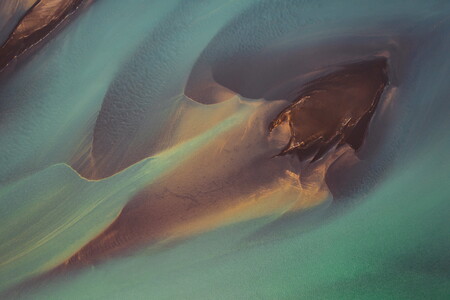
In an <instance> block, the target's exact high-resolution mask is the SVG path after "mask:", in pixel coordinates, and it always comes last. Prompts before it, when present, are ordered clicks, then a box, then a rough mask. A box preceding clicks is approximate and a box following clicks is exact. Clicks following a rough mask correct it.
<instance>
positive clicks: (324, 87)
mask: <svg viewBox="0 0 450 300" xmlns="http://www.w3.org/2000/svg"><path fill="white" fill-rule="evenodd" d="M387 84H388V76H387V62H386V59H385V58H377V59H374V60H371V61H365V62H360V63H355V64H351V65H347V66H345V67H343V68H342V69H341V70H339V71H336V72H334V73H332V74H329V75H326V76H324V77H321V78H319V79H316V80H314V81H312V82H310V83H309V84H308V85H307V86H306V88H304V89H303V90H302V92H301V93H300V96H299V98H298V99H297V100H296V101H295V102H294V103H293V104H291V105H290V106H288V107H287V108H286V109H284V110H283V111H282V112H281V113H280V114H279V115H278V116H277V117H276V118H275V120H273V121H272V123H271V124H270V125H269V131H272V130H273V129H274V128H276V127H277V126H279V125H280V124H282V123H284V122H288V124H289V128H290V132H291V139H290V141H289V143H288V144H287V145H286V147H285V148H284V149H283V150H282V151H281V152H280V154H279V155H285V154H288V153H291V154H295V155H297V156H298V157H299V159H300V160H306V159H309V158H312V162H313V161H316V160H318V159H320V158H322V157H323V156H324V155H325V154H326V153H327V152H328V151H329V150H330V149H331V148H332V147H334V146H336V145H338V146H339V145H342V144H345V143H346V144H348V145H350V146H351V147H352V148H353V149H355V150H357V149H359V148H360V147H361V145H362V143H363V140H364V137H365V134H366V131H367V127H368V125H369V122H370V120H371V118H372V116H373V113H374V112H375V108H376V106H377V104H378V102H379V100H380V96H381V94H382V93H383V91H384V89H385V87H386V85H387Z"/></svg>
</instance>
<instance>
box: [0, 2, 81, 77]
mask: <svg viewBox="0 0 450 300" xmlns="http://www.w3.org/2000/svg"><path fill="white" fill-rule="evenodd" d="M83 2H86V0H40V1H37V2H36V3H35V4H34V5H33V7H32V8H30V9H29V10H28V12H27V13H26V14H25V15H24V17H23V18H22V19H21V20H20V21H19V23H18V24H17V26H16V27H15V28H14V30H13V31H12V33H11V34H10V35H9V37H8V39H7V40H6V41H5V43H4V44H3V45H2V47H1V48H0V71H1V70H3V69H4V68H5V67H6V66H8V64H9V63H10V62H11V61H12V60H14V59H15V58H17V57H18V56H20V55H21V54H22V53H24V52H25V51H27V50H28V49H29V48H31V47H32V46H34V45H35V44H37V43H38V42H40V41H41V40H42V39H44V38H45V37H46V36H47V35H48V34H49V33H50V32H52V31H53V30H54V29H55V28H56V27H58V26H59V25H60V24H61V23H62V22H63V21H64V20H65V19H66V18H67V17H68V16H69V15H71V14H72V13H73V12H75V11H76V10H77V9H78V8H79V7H80V5H81V4H82V3H83Z"/></svg>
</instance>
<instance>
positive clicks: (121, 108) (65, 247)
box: [0, 0, 450, 299]
mask: <svg viewBox="0 0 450 300" xmlns="http://www.w3.org/2000/svg"><path fill="white" fill-rule="evenodd" d="M449 12H450V6H449V4H448V3H447V2H446V1H428V2H427V3H425V2H424V1H411V2H407V3H406V2H405V1H379V2H376V3H372V2H371V1H363V2H361V1H342V2H339V3H338V2H334V1H314V2H311V1H227V2H223V1H202V2H201V3H200V2H182V1H143V0H142V1H141V0H136V1H113V0H109V1H107V0H104V1H97V2H95V3H93V4H92V6H91V7H89V9H88V10H87V11H86V12H83V13H82V14H81V15H80V16H78V17H77V18H76V19H74V20H73V21H72V23H70V24H69V25H68V26H67V27H65V28H64V30H62V31H61V32H60V33H58V35H56V36H55V37H52V39H51V40H49V41H47V42H46V43H45V44H44V45H43V46H42V48H41V49H39V50H38V51H37V52H36V53H35V54H34V55H33V56H32V57H31V58H29V59H27V60H24V62H23V63H22V64H21V65H19V66H18V67H17V69H16V70H14V72H12V73H11V75H8V76H7V77H3V78H1V81H0V166H1V167H0V205H1V210H0V289H1V290H6V289H8V288H10V287H12V286H14V285H15V284H18V283H20V282H23V281H24V280H27V279H30V278H33V277H34V276H36V275H39V274H41V273H42V272H44V271H46V270H49V269H51V268H52V267H55V266H56V265H58V264H59V263H61V262H62V261H64V260H65V259H67V258H68V257H70V255H71V254H73V253H74V252H75V251H77V250H78V249H79V248H80V247H81V246H83V245H85V244H86V243H87V242H88V241H89V240H91V239H92V238H93V237H95V236H97V235H98V234H99V233H100V232H102V230H104V229H105V228H106V227H107V226H108V225H109V224H110V223H111V222H112V221H113V220H114V218H116V217H117V215H118V214H119V213H120V211H121V209H122V208H123V207H124V205H125V204H126V203H127V202H128V201H129V200H130V199H131V198H132V197H133V196H134V195H135V194H136V193H137V192H138V191H139V190H141V189H143V188H145V187H147V186H148V185H149V184H151V183H154V182H157V181H158V180H160V179H161V178H166V177H165V176H168V174H172V173H171V172H175V173H176V172H177V170H178V169H177V168H180V169H181V168H182V166H183V163H184V162H186V161H190V160H191V159H197V156H196V155H197V154H196V153H200V151H201V150H202V149H203V148H204V147H209V145H211V144H214V143H215V142H216V141H220V140H221V139H222V137H223V135H224V134H227V133H228V132H232V131H233V130H235V129H236V128H240V127H242V126H245V125H243V124H246V123H245V122H246V120H247V119H248V118H250V116H253V115H252V114H254V113H256V112H258V111H259V110H258V109H260V107H261V106H263V105H262V104H260V103H265V102H261V101H260V102H258V101H257V100H256V99H249V98H251V97H249V98H247V97H246V96H247V95H246V96H242V95H238V96H236V97H237V98H238V100H239V101H242V102H243V103H246V105H237V106H236V107H234V106H232V109H231V108H229V106H226V108H225V105H226V103H227V102H223V103H218V104H215V106H210V108H209V110H207V109H205V110H204V111H203V110H202V109H201V108H200V109H198V106H196V105H197V104H192V103H193V102H192V101H191V100H190V99H188V98H187V97H185V96H183V95H182V94H183V92H184V89H185V87H186V86H187V84H188V82H190V81H189V78H190V76H193V75H192V74H191V71H192V70H193V69H194V70H200V71H201V70H203V69H202V68H203V67H204V66H207V67H210V66H212V67H214V68H218V69H220V68H219V67H220V66H222V65H221V63H222V61H225V62H226V64H225V65H231V66H232V67H230V69H233V67H235V66H234V65H233V64H232V63H233V62H234V63H236V64H237V65H239V66H240V65H245V66H246V67H248V65H246V63H247V62H248V61H249V60H250V58H252V59H254V64H255V65H257V64H258V65H260V64H261V63H263V62H264V61H265V60H264V59H265V58H267V57H268V59H267V61H269V60H270V61H275V60H276V59H277V58H276V56H274V54H277V55H284V56H286V57H288V58H290V57H291V56H290V55H292V59H293V60H295V61H298V62H296V64H297V63H298V68H299V70H300V71H299V72H300V73H301V72H303V71H304V70H303V69H302V68H304V69H305V70H308V71H311V70H315V68H321V67H324V66H326V65H333V64H334V63H337V62H340V61H346V60H351V58H353V57H357V58H358V57H363V56H364V55H365V54H366V53H369V54H371V53H373V52H377V51H380V49H387V50H388V51H392V53H393V54H392V57H393V60H392V61H393V62H394V61H395V64H396V66H395V67H394V66H393V69H395V70H396V71H397V72H396V73H394V74H391V75H392V76H391V83H392V85H391V90H390V91H391V93H392V94H393V95H394V96H393V100H392V101H391V102H387V101H386V103H387V104H386V106H383V108H382V110H381V112H380V113H379V114H378V115H376V116H375V118H374V120H373V124H372V127H371V131H370V132H369V136H368V141H367V145H366V150H364V151H365V152H363V153H366V157H367V158H366V161H365V163H364V166H365V167H364V168H363V172H362V173H359V175H361V174H362V176H361V178H360V179H358V180H357V182H356V183H354V186H350V187H349V188H350V189H351V191H352V192H351V193H349V195H347V196H346V197H345V199H343V201H342V202H339V201H335V202H332V203H331V204H330V203H328V202H327V203H325V204H323V205H322V206H319V207H318V208H316V209H313V210H311V211H307V212H306V213H300V214H297V215H293V216H290V217H287V218H281V219H277V217H274V216H263V217H260V218H256V219H253V220H247V221H244V222H241V223H236V224H231V225H226V226H224V227H220V228H217V229H214V230H212V231H210V232H206V233H204V234H202V235H199V236H194V237H191V238H189V239H187V240H185V241H183V242H180V243H177V244H175V245H174V246H173V247H168V248H167V249H163V250H162V251H155V250H154V249H152V248H150V249H145V248H144V249H141V250H140V252H138V253H136V254H134V255H132V256H129V257H126V258H120V259H115V260H110V261H107V262H106V263H104V264H102V265H99V266H96V267H92V268H88V269H86V270H84V271H83V272H81V273H80V274H77V275H71V274H69V275H67V276H66V277H65V280H62V281H55V282H45V283H42V284H41V285H40V286H39V287H38V288H37V289H35V290H32V291H31V292H29V293H28V294H27V293H24V294H23V296H24V297H29V298H30V299H93V298H94V299H95V298H100V299H101V298H105V299H123V298H137V299H149V298H150V299H174V298H175V299H178V298H181V299H236V298H237V299H249V298H250V299H314V298H316V299H324V298H326V299H349V298H350V299H361V298H363V299H372V298H373V299H380V298H382V299H384V298H388V299H389V298H392V299H401V298H403V299H424V298H431V299H439V298H442V299H444V298H446V297H445V296H446V295H449V294H450V289H449V286H450V282H449V281H450V279H449V278H450V277H449V275H450V256H449V254H448V253H449V248H450V239H449V234H450V232H449V226H448V220H449V217H450V204H449V200H450V199H449V197H450V187H449V184H448V183H449V182H450V156H449V154H448V153H449V150H448V149H449V147H450V136H449V134H448V131H449V128H450V119H449V118H448V116H449V113H450V104H449V102H448V100H449V97H450V89H449V87H448V84H447V81H448V78H449V77H450V59H449V57H448V49H449V48H450V35H449V30H450V29H449V28H450V27H449V18H448V15H449ZM350 41H354V42H350ZM370 41H372V42H370ZM373 41H376V42H373ZM310 49H313V50H314V51H312V53H313V54H314V55H311V50H310ZM326 49H328V50H326ZM336 49H337V50H336ZM287 50H289V51H287ZM285 51H286V52H285ZM339 51H341V52H339ZM286 53H289V54H286ZM293 53H294V54H295V53H298V55H299V56H300V57H302V56H303V57H308V59H305V61H306V62H305V61H303V60H302V59H298V58H297V56H296V54H295V55H294V54H293ZM377 53H378V52H377ZM242 57H244V58H242ZM394 58H395V59H394ZM249 65H251V63H249ZM268 65H270V64H269V62H268ZM196 68H198V69H196ZM205 68H206V67H205ZM249 68H250V67H249ZM235 69H237V70H238V71H236V72H235V73H232V74H233V76H241V77H239V78H241V79H242V78H243V79H242V80H244V81H243V82H245V83H246V84H244V87H249V86H257V84H255V81H257V80H256V79H255V78H256V77H257V76H256V75H254V74H253V73H252V72H251V71H248V73H246V71H245V72H244V71H243V70H241V69H239V67H235ZM233 70H234V69H233ZM219 71H220V70H219ZM219 71H217V72H219ZM266 71H267V72H268V73H270V72H271V71H272V72H274V71H273V70H271V69H270V68H268V69H267V70H266ZM305 72H306V71H305ZM249 74H251V76H250V75H249ZM194 75H195V74H194ZM220 75H221V73H220V72H219V73H217V74H216V78H219V77H220ZM284 75H285V74H284ZM284 75H283V76H284ZM246 76H247V77H246ZM255 76H256V77H255ZM286 76H287V75H286ZM248 77H251V78H248ZM199 78H200V79H199V80H200V81H201V79H202V78H203V77H201V76H200V77H199ZM236 78H237V77H236ZM196 80H197V79H196ZM192 82H194V83H193V86H194V89H195V88H197V86H196V84H197V83H196V82H197V81H192ZM234 99H235V100H236V98H234ZM194 100H195V99H194ZM229 101H230V100H229ZM264 101H265V100H264ZM186 103H188V104H186ZM249 103H250V104H249ZM258 103H259V104H258ZM222 104H223V105H222ZM258 105H259V106H258ZM179 107H183V109H184V110H182V112H186V114H187V113H189V112H191V111H194V110H195V109H198V111H200V112H199V114H200V115H201V113H204V114H205V113H210V112H212V111H214V109H216V108H217V111H218V112H221V111H222V110H221V109H222V108H223V111H226V112H227V113H224V115H223V116H222V115H221V116H220V118H219V117H218V118H217V119H214V120H213V121H214V122H212V121H211V122H212V123H211V124H209V123H205V124H201V125H198V127H199V128H200V129H198V130H197V129H195V130H194V129H192V131H190V129H189V128H188V129H183V130H184V131H183V130H180V131H177V130H172V131H171V129H170V130H169V129H167V128H170V126H176V125H173V124H172V123H170V120H177V121H178V120H182V118H183V115H181V117H180V116H179V115H177V112H179V111H180V110H178V109H179ZM186 107H187V108H186ZM196 111H197V110H196ZM196 113H197V112H196ZM218 114H220V113H218ZM194 116H197V115H194ZM99 119H100V120H105V122H104V123H101V122H96V120H99ZM180 122H181V121H180ZM192 122H193V123H194V121H192ZM171 124H172V125H171ZM177 124H178V123H177ZM169 125H170V126H169ZM192 126H193V127H194V125H192ZM195 126H197V125H195ZM187 127H189V126H187ZM196 128H197V127H196ZM94 136H95V139H94ZM227 141H229V140H227ZM92 143H93V144H94V145H95V143H97V147H98V148H97V149H100V150H98V151H99V152H98V153H100V154H98V157H101V156H102V155H104V157H107V158H108V161H107V162H106V163H104V162H103V164H100V163H99V165H98V167H99V168H100V167H102V168H105V170H104V171H103V173H102V172H100V173H101V175H99V178H91V177H90V175H91V174H90V173H89V172H88V171H86V170H85V169H83V165H82V164H80V163H79V162H80V160H83V153H85V151H86V149H89V147H91V144H92ZM104 145H107V146H104ZM109 145H113V146H109ZM102 147H103V148H102ZM111 149H112V150H111ZM370 149H373V150H372V152H371V150H370ZM102 151H103V152H102ZM249 155H251V154H249ZM80 157H81V158H80ZM98 157H97V161H99V160H98ZM108 168H110V169H108ZM211 168H213V166H211ZM111 173H114V174H115V175H114V176H110V175H111ZM359 175H358V176H359ZM275 200H276V199H274V201H275ZM344 200H345V201H344ZM275 219H276V220H275Z"/></svg>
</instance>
